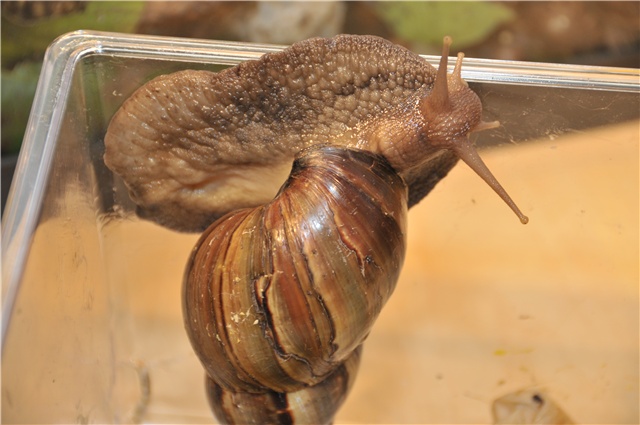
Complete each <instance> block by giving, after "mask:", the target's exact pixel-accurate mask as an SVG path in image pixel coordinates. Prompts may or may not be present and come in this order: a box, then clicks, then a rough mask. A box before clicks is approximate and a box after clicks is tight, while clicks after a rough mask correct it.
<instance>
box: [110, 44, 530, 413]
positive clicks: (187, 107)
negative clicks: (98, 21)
mask: <svg viewBox="0 0 640 425" xmlns="http://www.w3.org/2000/svg"><path fill="white" fill-rule="evenodd" d="M450 43H451V40H450V39H449V38H448V37H446V38H445V42H444V46H443V53H442V58H441V61H440V66H439V68H438V70H437V71H436V70H435V69H434V68H433V67H432V66H431V65H429V64H428V63H427V62H426V61H424V60H423V59H422V58H420V57H419V56H417V55H415V54H413V53H411V52H409V51H407V50H406V49H404V48H401V47H399V46H395V45H393V44H391V43H389V42H387V41H385V40H382V39H379V38H377V37H370V36H337V37H335V38H332V39H311V40H307V41H303V42H300V43H296V44H294V45H293V46H291V47H290V48H288V49H285V50H284V51H282V52H279V53H272V54H268V55H265V56H263V57H262V58H261V59H259V60H257V61H253V62H247V63H245V64H241V65H238V66H237V67H234V68H230V69H228V70H225V71H223V72H221V73H219V74H212V73H206V72H196V71H185V72H182V73H177V74H172V75H169V76H163V77H159V78H157V79H155V80H153V81H151V82H150V83H148V84H147V85H146V86H144V87H142V88H141V89H139V90H138V92H136V94H134V96H132V98H130V99H129V100H127V102H125V104H124V105H123V107H122V108H121V110H120V111H118V113H116V115H115V116H114V118H113V120H112V122H111V124H110V126H109V129H108V132H107V135H106V137H105V145H106V153H105V162H106V164H107V165H108V166H109V167H110V168H111V169H112V170H114V172H116V173H117V174H120V175H121V176H122V177H123V178H124V180H125V183H126V185H127V187H128V188H129V191H130V195H131V197H132V199H133V200H134V201H136V203H137V204H138V208H139V213H140V215H142V216H143V217H147V218H149V219H152V220H154V221H156V222H158V223H160V224H162V225H165V226H168V227H171V228H174V229H178V230H183V231H199V230H202V229H205V230H204V233H203V234H202V236H201V238H200V240H199V241H198V243H197V244H196V246H195V248H194V250H193V252H192V255H191V257H190V259H189V261H188V263H187V268H186V271H185V278H184V286H183V312H184V318H185V326H186V329H187V333H188V335H189V338H190V340H191V343H192V346H193V348H194V351H195V352H196V353H197V355H198V357H199V359H200V361H201V363H202V364H203V366H204V369H205V371H206V373H207V392H208V395H209V401H210V403H211V406H212V409H213V411H214V412H215V414H216V415H217V416H218V418H219V419H221V420H223V421H226V422H230V423H268V422H279V423H294V422H295V423H330V422H331V421H332V419H333V417H334V415H335V413H336V411H337V409H338V408H339V406H340V404H341V403H342V402H343V401H344V399H345V397H346V394H347V392H348V390H349V388H350V386H351V384H352V382H353V379H354V376H355V373H356V371H357V366H358V363H359V358H360V352H361V350H362V343H363V341H364V340H365V338H366V337H367V335H368V333H369V331H370V330H371V327H372V326H373V323H374V321H375V319H376V317H377V316H378V314H379V313H380V310H381V309H382V307H383V305H384V304H385V302H386V301H387V300H388V298H389V297H390V295H391V293H392V292H393V290H394V288H395V285H396V281H397V279H398V276H399V274H400V270H401V267H402V262H403V259H404V254H405V249H406V242H405V236H406V214H407V209H408V208H409V207H410V206H412V205H414V204H415V203H417V202H418V201H419V200H420V199H422V197H424V196H425V195H426V194H427V193H428V192H429V191H430V190H431V189H432V188H433V187H434V185H435V184H436V183H437V182H438V181H439V180H440V179H442V178H443V177H444V176H445V175H446V173H447V172H448V171H449V170H450V169H451V167H453V165H455V163H456V162H457V160H458V159H462V160H463V161H464V162H466V163H467V164H468V165H469V166H470V167H471V168H473V169H474V170H475V171H476V172H477V173H478V174H479V175H480V176H481V177H482V178H483V179H484V180H485V181H486V182H487V183H488V184H489V185H490V186H491V187H492V188H493V189H494V190H495V191H496V192H497V193H498V195H499V196H501V197H502V198H503V200H504V201H505V202H506V203H507V204H508V205H509V206H510V207H511V208H512V209H513V211H514V212H515V213H516V214H517V215H518V216H519V217H520V220H521V221H522V222H523V223H526V222H527V220H528V219H527V218H526V217H525V216H524V215H523V214H522V213H521V212H520V210H519V209H518V208H517V207H516V205H515V204H514V203H513V201H512V200H511V198H510V197H509V196H508V195H507V193H506V191H505V190H504V189H503V188H502V186H501V185H500V184H499V183H498V182H497V180H496V179H495V178H494V177H493V175H492V174H491V173H490V171H489V170H488V169H487V167H486V166H485V165H484V163H483V162H482V160H481V159H480V157H479V156H478V154H477V153H476V151H475V148H474V147H473V145H472V143H471V142H470V141H469V139H468V135H469V134H470V133H471V132H474V131H482V130H486V129H490V128H494V127H496V126H497V125H498V123H497V122H492V123H490V122H483V121H482V120H481V115H482V106H481V103H480V100H479V98H478V97H477V96H476V94H475V93H473V91H471V90H470V89H469V87H468V86H467V84H466V82H464V80H463V79H462V77H461V66H462V58H463V56H462V55H461V54H460V55H458V60H457V62H456V66H455V69H454V71H453V73H452V74H450V75H448V74H447V58H448V53H449V45H450ZM165 89H166V90H165ZM294 158H295V161H294V163H293V168H292V171H291V174H290V175H289V178H288V179H287V180H286V182H285V183H284V185H282V186H281V188H280V189H279V191H277V190H275V189H274V190H273V192H272V191H271V189H270V186H271V184H272V183H273V182H272V181H271V179H270V178H271V177H275V180H274V181H279V182H280V183H281V182H282V181H283V180H284V178H283V177H282V176H281V174H282V171H283V170H287V169H291V167H290V164H291V161H292V160H293V159H294ZM257 176H258V177H257ZM249 181H251V182H253V183H252V186H251V189H247V188H248V187H249V186H247V185H246V184H247V182H249ZM276 187H277V186H276ZM244 189H247V190H244ZM247 193H248V195H247Z"/></svg>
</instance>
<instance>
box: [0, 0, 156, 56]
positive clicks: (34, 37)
mask: <svg viewBox="0 0 640 425" xmlns="http://www.w3.org/2000/svg"><path fill="white" fill-rule="evenodd" d="M3 3H4V2H3ZM24 3H27V4H29V3H37V2H24ZM143 7H144V2H139V1H133V2H123V1H113V2H112V1H96V2H87V3H86V4H85V7H84V8H83V10H80V11H78V12H71V13H68V14H64V15H61V16H59V15H54V16H43V17H39V18H37V19H33V18H30V19H28V20H27V19H22V17H21V16H20V15H19V14H17V13H7V12H6V11H5V10H3V14H2V67H3V68H12V67H13V66H14V65H15V64H16V63H18V62H20V61H21V60H23V59H27V58H29V59H31V58H35V59H39V58H41V55H42V53H43V52H44V51H45V50H46V48H47V46H49V44H51V42H52V41H53V40H55V39H56V38H57V37H58V36H60V35H62V34H65V33H67V32H70V31H75V30H79V29H88V30H96V31H116V32H131V31H132V30H133V29H134V27H135V25H136V23H137V22H138V19H139V18H140V14H141V12H142V8H143Z"/></svg>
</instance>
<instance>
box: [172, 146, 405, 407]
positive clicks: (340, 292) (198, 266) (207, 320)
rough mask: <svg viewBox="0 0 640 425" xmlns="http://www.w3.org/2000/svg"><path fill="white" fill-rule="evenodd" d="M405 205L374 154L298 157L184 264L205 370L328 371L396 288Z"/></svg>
mask: <svg viewBox="0 0 640 425" xmlns="http://www.w3.org/2000/svg"><path fill="white" fill-rule="evenodd" d="M406 213H407V188H406V186H405V184H404V182H403V181H402V179H401V178H400V177H399V176H398V175H397V174H396V173H395V171H394V170H393V169H392V168H391V166H390V165H389V164H388V163H387V162H386V161H385V160H384V159H383V158H381V157H378V156H377V155H374V154H371V153H369V152H366V151H360V150H348V149H344V148H338V147H320V148H311V149H309V150H307V151H304V153H303V155H302V156H301V157H300V158H298V159H297V160H296V162H295V163H294V167H293V170H292V172H291V176H290V177H289V180H287V182H286V183H285V185H284V186H283V188H282V189H281V191H280V192H279V194H278V195H277V196H276V198H275V199H274V200H273V201H272V202H270V203H268V204H266V205H264V206H261V207H257V208H254V209H244V210H239V211H236V212H233V213H230V214H229V215H227V216H225V217H223V218H221V219H220V220H218V221H217V222H215V223H214V224H213V225H212V226H211V227H209V228H208V229H207V230H206V231H205V232H204V234H203V236H202V238H201V239H200V241H199V242H198V244H197V245H196V248H195V250H194V252H193V254H192V256H191V260H190V261H189V263H188V265H187V271H186V275H185V285H184V298H183V299H184V304H183V305H184V315H185V324H186V328H187V332H188V334H189V337H190V339H191V341H192V345H193V347H194V350H195V351H196V352H197V354H198V356H199V357H200V360H201V362H202V363H203V365H204V367H205V369H206V371H207V374H208V376H209V377H210V378H211V379H212V380H213V381H215V383H216V384H218V385H219V386H220V387H222V388H223V389H226V390H231V391H233V392H249V393H265V392H277V393H291V392H295V391H298V390H301V389H304V388H306V387H309V386H315V385H318V384H319V383H321V382H323V381H325V380H326V379H328V377H330V376H332V374H334V373H335V371H336V369H337V368H339V367H340V365H341V364H342V363H343V362H345V361H346V360H347V359H348V358H349V357H350V356H352V354H353V352H354V350H355V349H356V348H357V347H359V346H360V345H361V344H362V342H363V341H364V339H365V337H366V336H367V335H368V333H369V331H370V329H371V327H372V326H373V322H374V321H375V319H376V318H377V316H378V314H379V313H380V310H381V309H382V306H383V305H384V303H385V302H386V301H387V300H388V298H389V296H390V295H391V293H392V291H393V289H394V287H395V284H396V280H397V278H398V275H399V273H400V268H401V266H402V262H403V259H404V254H405V248H406V244H405V228H406ZM325 408H326V409H329V411H331V410H332V408H331V406H326V407H325ZM334 413H335V411H334ZM332 415H333V414H332ZM332 415H331V416H332Z"/></svg>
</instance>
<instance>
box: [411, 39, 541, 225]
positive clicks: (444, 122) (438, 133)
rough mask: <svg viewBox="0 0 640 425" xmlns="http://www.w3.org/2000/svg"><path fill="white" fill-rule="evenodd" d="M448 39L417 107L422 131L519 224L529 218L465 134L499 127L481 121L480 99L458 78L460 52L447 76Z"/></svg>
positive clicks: (449, 41) (495, 123) (493, 122)
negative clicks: (466, 168) (469, 172)
mask: <svg viewBox="0 0 640 425" xmlns="http://www.w3.org/2000/svg"><path fill="white" fill-rule="evenodd" d="M450 45H451V38H450V37H445V38H444V41H443V47H442V57H441V58H440V66H439V68H438V73H437V74H436V79H435V83H434V85H433V89H432V90H431V91H430V92H429V93H427V94H426V95H425V96H424V97H422V98H421V99H420V101H419V108H420V111H421V113H422V116H423V122H424V123H425V125H424V128H423V130H422V131H423V132H424V134H425V136H426V138H427V139H428V140H429V144H431V145H432V146H434V147H441V148H444V149H449V150H452V151H453V152H454V153H455V154H456V156H458V158H460V159H461V160H462V161H464V162H465V163H466V164H467V165H468V166H469V167H471V169H473V170H474V171H475V172H476V173H477V174H478V175H479V176H480V177H481V178H482V179H483V180H484V181H485V182H486V183H487V184H489V186H491V188H492V189H493V190H494V191H495V192H496V193H497V194H498V195H499V196H500V197H501V198H502V199H503V200H504V201H505V202H506V203H507V205H509V207H510V208H511V209H512V210H513V211H514V212H515V213H516V215H517V216H518V218H519V219H520V221H521V222H522V223H523V224H526V223H527V222H528V221H529V219H528V218H527V217H526V216H525V215H524V214H522V212H521V211H520V210H519V209H518V207H517V206H516V205H515V203H514V202H513V200H512V199H511V197H510V196H509V195H508V194H507V192H506V191H505V190H504V188H503V187H502V186H501V185H500V183H499V182H498V181H497V180H496V178H495V177H494V176H493V174H492V173H491V171H489V169H488V168H487V166H486V165H485V164H484V162H483V161H482V159H481V158H480V156H479V155H478V153H477V151H476V149H475V147H474V146H473V143H472V142H471V141H470V140H469V134H470V133H472V132H476V131H482V130H488V129H491V128H496V127H499V126H500V123H499V122H498V121H492V122H485V121H482V120H481V116H482V104H481V102H480V98H479V97H478V96H477V95H476V94H475V93H474V92H473V91H472V90H471V89H470V88H469V85H468V84H467V83H466V81H464V80H463V79H462V59H463V58H464V54H463V53H459V54H458V59H457V61H456V65H455V67H454V70H453V73H451V74H447V62H448V57H449V46H450Z"/></svg>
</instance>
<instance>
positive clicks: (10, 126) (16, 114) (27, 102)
mask: <svg viewBox="0 0 640 425" xmlns="http://www.w3.org/2000/svg"><path fill="white" fill-rule="evenodd" d="M41 67H42V63H41V62H23V63H21V64H18V65H17V66H16V67H15V68H13V69H12V70H6V69H3V70H2V153H3V154H5V153H17V152H18V151H19V150H20V144H21V143H22V137H23V135H24V129H25V127H26V126H27V120H28V119H29V112H30V111H31V103H32V102H33V97H34V95H35V93H36V86H37V84H38V77H39V75H40V68H41Z"/></svg>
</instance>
